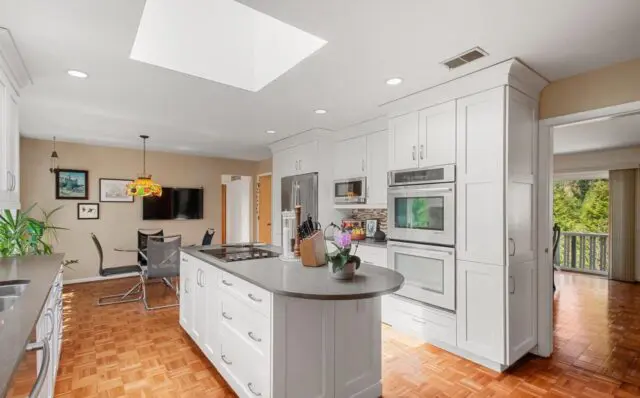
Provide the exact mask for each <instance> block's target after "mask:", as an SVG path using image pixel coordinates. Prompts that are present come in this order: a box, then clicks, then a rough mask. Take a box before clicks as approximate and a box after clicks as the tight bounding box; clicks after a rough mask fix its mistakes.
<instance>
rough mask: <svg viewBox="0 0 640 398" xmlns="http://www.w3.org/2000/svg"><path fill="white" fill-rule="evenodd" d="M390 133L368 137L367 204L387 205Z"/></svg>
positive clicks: (385, 132)
mask: <svg viewBox="0 0 640 398" xmlns="http://www.w3.org/2000/svg"><path fill="white" fill-rule="evenodd" d="M388 144H389V133H388V132H387V131H386V130H385V131H379V132H377V133H373V134H369V135H368V136H367V160H366V168H367V203H368V204H371V205H384V207H386V203H387V169H388V167H389V166H388V156H389V150H388V148H387V145H388Z"/></svg>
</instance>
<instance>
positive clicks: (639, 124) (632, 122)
mask: <svg viewBox="0 0 640 398" xmlns="http://www.w3.org/2000/svg"><path fill="white" fill-rule="evenodd" d="M633 145H640V114H635V115H627V116H621V117H616V118H613V119H606V120H600V121H593V122H590V123H580V124H575V125H570V126H566V127H559V128H555V129H553V153H555V154H558V155H560V154H565V153H576V152H589V151H598V150H602V149H612V148H623V147H627V146H633Z"/></svg>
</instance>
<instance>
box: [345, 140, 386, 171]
mask: <svg viewBox="0 0 640 398" xmlns="http://www.w3.org/2000/svg"><path fill="white" fill-rule="evenodd" d="M385 149H386V147H385ZM334 153H335V157H334V168H333V176H334V179H336V180H339V179H343V178H353V177H364V176H366V175H367V137H366V136H361V137H355V138H349V139H348V140H344V141H338V142H336V144H335V149H334Z"/></svg>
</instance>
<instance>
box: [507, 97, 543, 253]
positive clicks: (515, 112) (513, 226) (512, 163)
mask: <svg viewBox="0 0 640 398" xmlns="http://www.w3.org/2000/svg"><path fill="white" fill-rule="evenodd" d="M507 104H508V106H507V115H508V117H507V121H508V125H507V134H508V142H509V146H508V153H507V158H508V169H507V176H508V185H507V190H508V191H507V209H508V213H507V220H508V221H507V224H508V234H509V235H508V237H509V262H510V263H512V264H514V263H522V262H524V261H529V260H533V259H534V258H535V257H536V256H535V249H536V248H535V246H536V183H535V181H536V159H537V137H538V134H537V133H538V106H537V103H536V101H534V100H533V99H531V98H529V97H527V96H526V95H524V94H522V93H520V92H519V91H517V90H515V89H513V88H509V91H508V103H507Z"/></svg>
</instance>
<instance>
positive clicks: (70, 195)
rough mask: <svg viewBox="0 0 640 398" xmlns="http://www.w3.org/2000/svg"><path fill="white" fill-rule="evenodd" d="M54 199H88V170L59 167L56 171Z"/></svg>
mask: <svg viewBox="0 0 640 398" xmlns="http://www.w3.org/2000/svg"><path fill="white" fill-rule="evenodd" d="M56 199H75V200H87V199H89V172H88V171H87V170H70V169H60V170H58V171H57V172H56Z"/></svg>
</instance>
